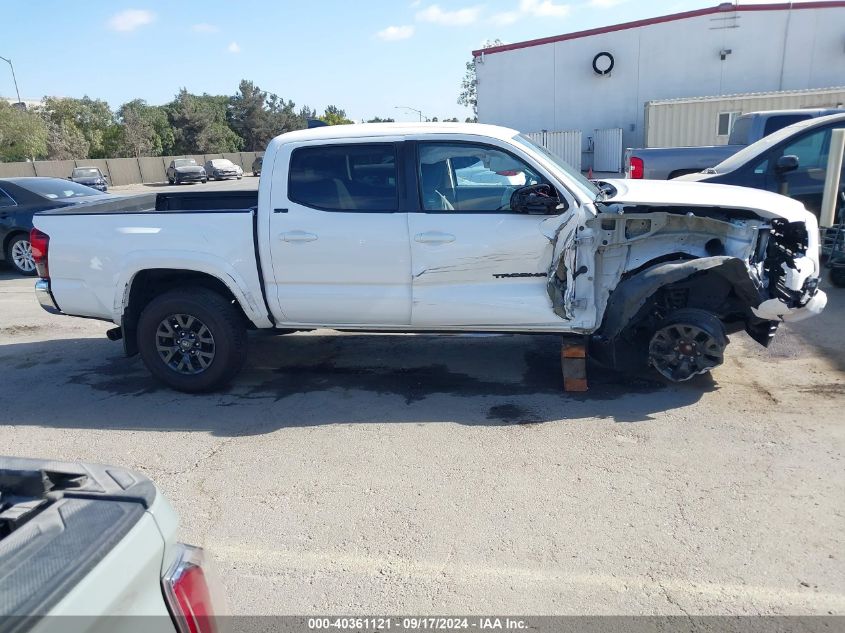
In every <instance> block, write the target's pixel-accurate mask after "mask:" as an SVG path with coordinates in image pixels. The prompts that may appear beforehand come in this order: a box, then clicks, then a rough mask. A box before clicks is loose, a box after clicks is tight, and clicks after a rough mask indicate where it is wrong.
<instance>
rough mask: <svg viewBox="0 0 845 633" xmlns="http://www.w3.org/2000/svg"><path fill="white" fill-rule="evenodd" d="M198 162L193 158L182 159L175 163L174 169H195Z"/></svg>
mask: <svg viewBox="0 0 845 633" xmlns="http://www.w3.org/2000/svg"><path fill="white" fill-rule="evenodd" d="M196 164H197V161H195V160H194V159H193V158H180V159H179V160H174V161H173V166H174V167H194V166H196Z"/></svg>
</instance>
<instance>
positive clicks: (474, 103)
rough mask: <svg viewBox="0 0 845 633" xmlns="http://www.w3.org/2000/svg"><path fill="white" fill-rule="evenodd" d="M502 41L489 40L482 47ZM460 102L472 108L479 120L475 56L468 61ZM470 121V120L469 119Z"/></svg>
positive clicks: (489, 46)
mask: <svg viewBox="0 0 845 633" xmlns="http://www.w3.org/2000/svg"><path fill="white" fill-rule="evenodd" d="M501 45H502V41H501V40H500V39H498V38H497V39H495V40H493V41H490V40H487V41H486V42H484V45H483V46H482V48H493V47H494V46H501ZM458 103H459V104H460V105H462V106H466V107H468V108H472V114H473V116H474V117H475V120H476V121H478V74H477V73H476V70H475V58H473V59H472V60H471V61H468V62H467V63H466V74H464V78H463V80H462V81H461V92H460V94H458ZM467 122H468V123H469V122H470V121H467Z"/></svg>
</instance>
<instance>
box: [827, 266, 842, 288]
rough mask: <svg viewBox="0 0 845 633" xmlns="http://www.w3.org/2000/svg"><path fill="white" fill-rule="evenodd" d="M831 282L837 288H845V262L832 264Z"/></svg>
mask: <svg viewBox="0 0 845 633" xmlns="http://www.w3.org/2000/svg"><path fill="white" fill-rule="evenodd" d="M830 283H832V284H833V285H834V286H836V287H837V288H845V264H837V265H835V266H831V268H830Z"/></svg>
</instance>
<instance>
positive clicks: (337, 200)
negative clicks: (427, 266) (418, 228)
mask: <svg viewBox="0 0 845 633" xmlns="http://www.w3.org/2000/svg"><path fill="white" fill-rule="evenodd" d="M397 181H398V171H397V167H396V147H395V146H394V145H393V144H392V143H373V144H354V145H321V146H314V147H300V148H298V149H295V150H294V151H293V154H292V155H291V160H290V171H289V180H288V198H289V199H290V201H291V202H296V203H299V204H302V205H305V206H307V207H311V208H314V209H320V210H324V211H360V212H367V211H370V212H372V211H375V212H393V211H397V210H398V208H399V195H398V191H399V188H398V184H397Z"/></svg>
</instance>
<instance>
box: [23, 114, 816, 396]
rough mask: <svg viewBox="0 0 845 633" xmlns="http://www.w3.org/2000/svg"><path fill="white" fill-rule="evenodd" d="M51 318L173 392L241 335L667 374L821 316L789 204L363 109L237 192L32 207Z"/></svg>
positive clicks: (292, 139) (297, 144)
mask: <svg viewBox="0 0 845 633" xmlns="http://www.w3.org/2000/svg"><path fill="white" fill-rule="evenodd" d="M34 225H35V229H34V230H33V232H32V235H31V241H32V246H33V255H34V258H35V260H36V262H37V266H38V271H39V275H40V277H41V279H40V280H39V281H38V282H37V284H36V291H37V294H38V296H39V298H40V301H41V303H42V305H43V306H44V307H45V308H46V309H47V310H49V311H53V312H61V313H64V314H68V315H76V316H82V317H89V318H96V319H103V320H106V321H112V322H114V323H115V324H117V325H119V329H118V328H115V329H113V330H111V331H110V338H113V339H119V338H122V339H123V341H124V347H125V350H126V352H127V353H128V354H135V353H139V352H140V355H141V357H142V359H143V361H144V363H145V364H146V365H147V367H148V368H149V370H150V371H151V372H152V374H153V375H155V376H156V377H157V378H159V379H160V380H162V381H163V382H165V383H166V384H168V385H170V386H171V387H173V388H175V389H179V390H183V391H205V390H211V389H215V388H218V387H220V386H221V385H223V384H224V383H226V382H227V381H230V380H231V379H232V378H233V376H234V375H235V374H236V373H237V371H238V370H239V368H240V367H241V365H242V364H243V362H244V359H245V357H246V351H247V330H248V329H257V328H275V329H277V330H280V331H291V330H308V329H315V328H334V329H337V330H358V331H369V332H415V331H416V332H514V333H561V334H570V335H583V336H588V338H589V344H590V348H591V354H592V356H593V358H595V359H596V360H598V361H600V362H604V363H605V364H607V365H610V366H612V367H616V368H619V369H622V370H639V369H641V368H643V367H645V366H646V365H647V364H650V365H651V366H653V367H654V368H655V369H656V370H657V371H659V372H660V373H661V374H662V375H664V376H665V377H666V378H668V379H670V380H673V381H680V380H686V379H689V378H691V377H692V376H694V375H696V374H700V373H704V372H706V371H709V370H710V369H712V368H713V367H716V366H717V365H719V364H720V363H721V362H722V359H723V351H724V348H725V346H726V345H727V342H728V339H727V334H729V333H732V332H736V331H739V330H745V331H747V332H748V333H749V334H750V335H751V336H752V337H753V338H754V339H755V340H757V341H758V342H760V343H761V344H763V345H767V344H768V343H769V341H770V339H771V337H772V336H773V335H774V332H775V330H776V329H777V326H778V324H779V323H780V322H782V321H790V320H798V319H802V318H805V317H807V316H810V315H813V314H817V313H819V312H820V311H821V310H822V309H823V308H824V306H825V303H826V296H825V294H824V293H823V292H821V291H820V290H819V289H818V284H819V272H820V270H819V260H818V251H819V236H818V229H817V224H816V220H815V218H814V217H813V215H812V214H810V213H808V212H807V211H805V209H804V208H803V207H802V206H801V205H800V203H797V202H795V201H793V200H790V199H788V198H785V197H781V196H779V195H776V194H771V193H766V192H761V191H755V190H751V189H743V188H739V187H730V186H720V185H703V184H695V183H679V182H648V181H632V180H613V181H606V182H601V183H598V185H596V184H594V183H591V182H589V181H588V180H586V179H585V178H583V177H582V176H581V174H579V173H577V172H575V171H573V170H572V169H571V168H570V167H569V166H568V165H567V164H566V163H564V162H563V161H561V160H560V159H559V158H557V157H556V156H554V155H553V154H551V153H549V152H548V151H547V150H545V149H544V148H542V147H540V146H538V145H535V144H534V143H533V142H532V141H530V140H529V139H527V138H526V137H524V136H522V135H520V134H519V133H517V132H516V131H514V130H510V129H505V128H501V127H496V126H489V125H480V124H465V125H464V124H419V125H417V124H414V125H400V124H372V125H349V126H335V127H322V128H316V129H311V130H303V131H298V132H292V133H288V134H284V135H281V136H279V137H277V138H276V139H274V140H273V141H272V142H271V143H270V145H269V147H268V148H267V152H266V154H265V156H264V165H263V171H262V175H261V181H260V185H259V188H258V195H257V197H256V196H255V193H254V192H229V193H226V192H221V193H219V194H218V193H179V194H159V195H158V196H157V197H155V198H154V197H152V196H140V197H134V198H124V199H122V200H111V201H109V202H104V203H97V204H86V205H78V206H75V207H73V208H67V209H57V210H53V211H46V212H43V213H40V214H38V215H36V216H35V218H34Z"/></svg>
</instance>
